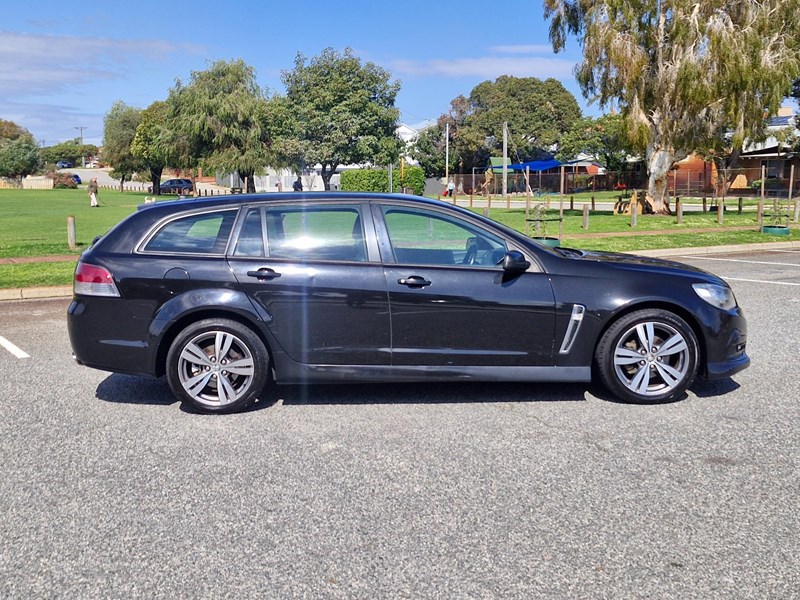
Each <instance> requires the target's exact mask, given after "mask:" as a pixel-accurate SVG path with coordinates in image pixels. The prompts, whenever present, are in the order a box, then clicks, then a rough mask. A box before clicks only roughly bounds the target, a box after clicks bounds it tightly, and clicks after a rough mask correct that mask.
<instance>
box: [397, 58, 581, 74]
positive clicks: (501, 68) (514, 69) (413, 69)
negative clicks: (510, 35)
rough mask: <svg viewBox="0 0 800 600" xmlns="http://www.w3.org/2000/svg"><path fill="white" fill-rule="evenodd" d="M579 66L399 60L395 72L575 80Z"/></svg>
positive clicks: (550, 61) (541, 61)
mask: <svg viewBox="0 0 800 600" xmlns="http://www.w3.org/2000/svg"><path fill="white" fill-rule="evenodd" d="M574 66H575V63H574V62H572V61H569V60H564V59H561V58H550V57H541V56H526V57H500V56H486V57H482V58H458V59H454V60H443V59H441V60H427V61H412V60H397V61H394V63H393V65H392V68H393V70H395V71H397V72H398V73H401V74H403V75H409V76H415V77H482V78H495V77H499V76H500V75H513V76H515V77H539V78H548V77H553V78H556V79H564V78H569V77H572V73H573V68H574Z"/></svg>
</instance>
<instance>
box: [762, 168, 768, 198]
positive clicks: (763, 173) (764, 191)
mask: <svg viewBox="0 0 800 600" xmlns="http://www.w3.org/2000/svg"><path fill="white" fill-rule="evenodd" d="M766 186H767V166H766V165H761V199H762V200H763V199H764V196H765V194H766V191H767V187H766Z"/></svg>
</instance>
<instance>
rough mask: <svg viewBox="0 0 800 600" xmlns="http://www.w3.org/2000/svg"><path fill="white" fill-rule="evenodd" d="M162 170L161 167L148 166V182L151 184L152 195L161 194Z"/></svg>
mask: <svg viewBox="0 0 800 600" xmlns="http://www.w3.org/2000/svg"><path fill="white" fill-rule="evenodd" d="M163 172H164V168H163V167H150V183H151V184H152V186H153V190H152V191H153V195H154V196H160V195H161V173H163Z"/></svg>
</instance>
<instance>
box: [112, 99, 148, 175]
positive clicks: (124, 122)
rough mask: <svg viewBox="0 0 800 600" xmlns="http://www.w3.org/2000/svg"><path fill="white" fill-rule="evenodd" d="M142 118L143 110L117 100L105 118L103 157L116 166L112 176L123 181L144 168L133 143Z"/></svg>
mask: <svg viewBox="0 0 800 600" xmlns="http://www.w3.org/2000/svg"><path fill="white" fill-rule="evenodd" d="M141 120H142V110H141V109H139V108H135V107H133V106H128V105H127V104H125V103H124V102H121V101H119V100H118V101H117V102H115V103H114V104H113V106H112V107H111V110H109V111H108V113H106V116H105V119H104V120H103V141H104V144H105V145H104V146H103V157H104V158H105V160H106V161H107V162H108V163H109V164H111V165H112V166H113V167H114V170H113V171H112V172H111V173H110V175H111V176H112V177H115V178H116V177H119V179H120V181H121V183H122V182H124V181H125V180H126V179H130V178H131V177H132V176H133V174H134V173H135V172H137V171H139V170H141V169H142V168H143V163H142V161H141V160H140V159H139V158H137V157H136V156H135V155H134V154H133V152H132V150H131V143H132V142H133V137H134V135H135V134H136V128H137V127H138V126H139V123H140V122H141Z"/></svg>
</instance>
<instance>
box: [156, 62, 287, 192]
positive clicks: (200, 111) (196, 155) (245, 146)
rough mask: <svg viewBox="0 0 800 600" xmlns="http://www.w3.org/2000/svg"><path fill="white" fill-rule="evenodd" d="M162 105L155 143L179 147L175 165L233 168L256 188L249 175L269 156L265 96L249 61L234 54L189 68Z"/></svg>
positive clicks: (250, 187) (251, 188) (225, 170)
mask: <svg viewBox="0 0 800 600" xmlns="http://www.w3.org/2000/svg"><path fill="white" fill-rule="evenodd" d="M167 107H168V114H167V127H166V130H165V131H164V132H163V135H162V138H161V141H160V147H161V148H162V150H163V149H164V148H167V147H172V148H174V149H177V150H178V152H177V160H176V162H177V163H178V164H176V165H174V166H178V167H182V168H193V167H195V166H197V165H199V166H202V167H204V168H206V169H207V170H209V171H211V172H214V171H220V172H223V173H230V172H234V171H235V172H238V174H239V176H240V177H241V178H242V179H245V178H246V179H247V180H248V191H255V187H254V183H253V181H252V177H253V175H254V174H257V173H258V174H260V173H263V171H264V167H265V166H266V165H268V164H270V163H271V162H273V161H274V157H273V153H272V152H271V142H272V137H273V135H271V134H272V131H271V129H270V126H269V122H268V121H269V120H268V114H269V113H268V100H267V98H266V95H265V93H264V92H263V91H262V90H261V89H260V88H259V87H258V85H257V83H256V78H255V70H254V69H253V68H252V67H250V66H249V65H247V64H246V63H245V62H244V61H243V60H241V59H239V60H235V61H231V62H226V61H217V62H215V63H213V64H212V65H211V67H210V68H209V69H208V70H206V71H194V72H192V76H191V80H190V82H189V83H188V84H185V85H184V84H183V83H182V82H181V81H178V82H177V84H176V85H175V87H174V88H172V90H170V93H169V98H168V99H167ZM196 160H197V161H198V162H197V163H196V162H195V161H196Z"/></svg>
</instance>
